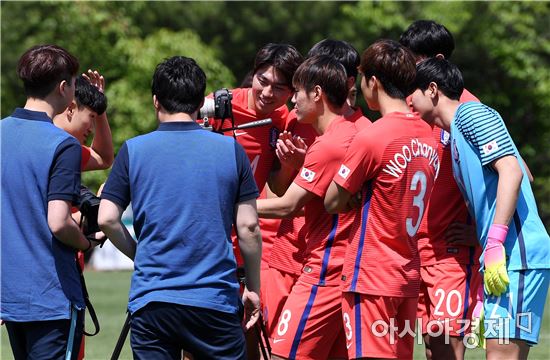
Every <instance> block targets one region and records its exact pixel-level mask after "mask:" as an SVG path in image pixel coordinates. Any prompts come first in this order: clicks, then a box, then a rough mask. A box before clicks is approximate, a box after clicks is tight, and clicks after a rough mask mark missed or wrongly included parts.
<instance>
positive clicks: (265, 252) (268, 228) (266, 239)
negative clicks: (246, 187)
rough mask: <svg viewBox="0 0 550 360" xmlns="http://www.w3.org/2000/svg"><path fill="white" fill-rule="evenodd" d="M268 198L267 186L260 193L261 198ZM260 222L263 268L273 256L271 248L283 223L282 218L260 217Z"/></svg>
mask: <svg viewBox="0 0 550 360" xmlns="http://www.w3.org/2000/svg"><path fill="white" fill-rule="evenodd" d="M265 198H266V188H265V187H264V191H262V193H261V194H260V197H259V199H265ZM258 221H259V224H260V230H261V232H262V262H261V268H262V269H266V268H267V264H268V263H269V258H270V257H271V249H272V248H273V244H274V243H275V242H276V238H277V231H278V230H279V227H280V225H281V219H265V218H259V219H258Z"/></svg>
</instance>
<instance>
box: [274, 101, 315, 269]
mask: <svg viewBox="0 0 550 360" xmlns="http://www.w3.org/2000/svg"><path fill="white" fill-rule="evenodd" d="M288 118H289V120H288V122H287V125H286V128H285V130H288V131H290V132H291V133H292V135H297V136H300V137H301V138H302V139H303V140H304V142H305V143H306V145H307V146H308V148H309V147H310V146H311V145H312V144H313V142H314V141H315V139H316V138H317V135H318V134H317V132H316V131H315V129H314V128H313V127H312V126H311V125H310V124H302V123H299V122H298V120H297V119H296V111H295V110H292V111H291V112H290V115H289V117H288ZM304 224H305V218H304V216H296V217H292V218H284V219H281V221H280V227H279V229H278V231H277V234H276V239H275V241H274V244H273V248H272V250H271V256H270V258H269V266H270V267H272V268H274V269H278V270H281V271H284V272H286V273H290V274H295V275H300V273H301V272H302V263H303V260H304V251H305V245H306V243H305V228H303V226H304Z"/></svg>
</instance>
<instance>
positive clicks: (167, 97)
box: [151, 56, 206, 114]
mask: <svg viewBox="0 0 550 360" xmlns="http://www.w3.org/2000/svg"><path fill="white" fill-rule="evenodd" d="M151 90H152V93H153V95H155V96H156V97H157V100H158V102H159V103H160V104H161V105H162V107H163V108H164V109H165V110H166V111H167V112H168V113H170V114H174V113H180V112H181V113H186V114H192V113H194V112H195V111H197V110H198V109H199V106H200V104H201V103H202V101H203V99H204V91H205V90H206V75H205V74H204V71H203V70H202V69H201V68H200V66H199V65H197V63H196V62H195V60H193V59H191V58H188V57H185V56H173V57H171V58H169V59H166V60H164V61H163V62H161V63H160V64H158V65H157V68H156V69H155V74H154V75H153V83H152V85H151Z"/></svg>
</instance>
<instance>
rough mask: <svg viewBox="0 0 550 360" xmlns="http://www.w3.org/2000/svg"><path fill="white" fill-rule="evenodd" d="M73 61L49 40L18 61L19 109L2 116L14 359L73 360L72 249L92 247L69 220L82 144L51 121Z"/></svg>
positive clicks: (65, 94)
mask: <svg viewBox="0 0 550 360" xmlns="http://www.w3.org/2000/svg"><path fill="white" fill-rule="evenodd" d="M77 72H78V60H77V59H76V58H75V57H74V56H73V55H71V54H69V53H68V52H67V51H66V50H65V49H63V48H61V47H59V46H55V45H38V46H34V47H32V48H30V49H29V50H27V51H26V52H25V53H24V54H23V55H22V56H21V58H20V59H19V62H18V64H17V74H18V76H19V78H20V79H21V80H22V81H23V85H24V89H25V95H26V97H27V100H26V103H25V107H24V108H18V109H16V110H15V111H14V113H13V114H12V115H11V116H9V117H7V118H5V119H3V120H2V121H0V134H1V143H2V174H3V176H2V186H1V189H2V195H1V199H2V201H1V213H2V233H1V238H2V241H1V252H0V253H1V261H0V263H1V270H0V274H1V281H0V283H1V289H0V293H1V304H0V309H1V313H0V318H1V319H2V320H4V321H5V325H6V328H7V331H8V336H9V339H10V345H11V348H12V351H13V354H14V357H15V358H16V359H27V358H35V359H76V358H77V355H78V349H79V347H80V340H81V338H82V334H83V330H84V327H83V318H84V312H83V310H84V307H85V303H84V297H83V294H82V287H81V284H80V278H79V274H78V271H77V269H76V266H75V250H79V249H80V250H88V249H90V248H92V247H93V246H94V245H96V243H95V242H92V241H90V239H89V238H86V237H85V236H84V235H83V234H82V233H81V232H80V229H79V228H78V226H77V225H76V224H75V222H74V221H73V219H72V218H71V211H70V210H71V203H73V204H74V203H76V202H77V200H78V197H79V195H80V192H79V187H80V161H81V160H80V159H81V149H80V144H79V143H78V141H77V140H76V139H75V138H73V137H72V136H70V135H69V134H67V133H66V132H65V131H63V130H61V129H59V128H57V127H56V126H55V125H54V124H53V123H52V118H53V117H54V116H55V115H57V114H59V113H62V112H63V111H64V110H65V109H66V108H67V106H69V104H70V103H71V102H72V101H73V98H74V92H75V78H76V75H77Z"/></svg>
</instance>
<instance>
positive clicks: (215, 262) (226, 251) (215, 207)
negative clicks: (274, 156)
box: [98, 56, 261, 359]
mask: <svg viewBox="0 0 550 360" xmlns="http://www.w3.org/2000/svg"><path fill="white" fill-rule="evenodd" d="M205 87H206V76H205V74H204V72H203V71H202V69H201V68H200V67H199V66H198V65H197V64H196V62H195V61H194V60H193V59H190V58H186V57H182V56H174V57H172V58H170V59H167V60H165V61H164V62H162V63H160V64H159V65H158V66H157V68H156V70H155V74H154V76H153V82H152V93H153V105H154V108H155V113H156V116H157V120H158V121H159V123H160V125H159V128H158V130H157V131H153V132H151V133H149V134H145V135H142V136H138V137H135V138H133V139H130V140H128V141H126V142H125V143H124V144H123V146H122V147H121V149H120V151H119V153H118V155H117V157H116V159H115V163H114V165H113V170H112V171H111V174H110V175H109V178H108V180H107V182H106V184H105V187H104V189H103V192H102V194H101V197H102V200H101V205H100V209H99V216H98V222H99V225H100V227H101V228H102V229H103V231H104V232H105V234H107V235H108V237H109V239H110V240H111V241H112V242H113V244H114V245H115V246H117V247H118V248H119V250H121V251H122V252H123V253H124V254H126V255H127V256H128V257H130V258H131V259H134V266H135V271H134V274H133V278H132V285H131V289H130V299H129V300H130V301H129V304H128V309H129V312H130V313H131V318H132V321H131V344H132V351H133V353H134V358H139V359H153V358H154V359H181V351H182V350H185V351H188V352H189V353H190V354H191V355H192V356H193V357H194V358H196V359H204V358H227V359H246V351H245V340H244V333H243V329H242V326H241V322H242V304H241V300H240V299H239V296H238V287H239V285H238V283H237V278H236V276H235V267H236V264H235V258H234V256H233V252H232V246H231V229H232V226H233V225H235V228H236V232H237V235H238V237H239V246H240V249H241V251H242V254H243V259H244V269H245V274H246V281H245V289H244V292H243V296H242V301H243V303H244V306H245V309H244V310H245V312H246V319H245V327H246V328H247V329H248V328H250V327H251V326H253V325H254V324H255V322H256V321H257V319H258V317H259V311H260V302H259V292H260V273H259V266H260V256H261V236H260V229H259V226H258V221H257V220H258V217H257V214H256V209H255V208H256V197H257V196H258V190H257V187H256V184H255V182H254V178H253V176H252V171H251V168H250V163H249V161H248V159H247V157H246V154H245V153H244V150H243V149H242V147H241V146H240V145H239V144H237V143H236V142H235V140H234V139H232V138H229V137H224V136H219V135H216V134H212V133H210V132H207V131H204V130H203V129H201V127H200V126H199V125H198V124H196V123H195V120H196V116H197V112H198V110H199V107H200V105H201V103H202V101H203V99H204V90H205ZM205 178H207V179H209V180H211V181H213V182H214V183H215V184H216V186H212V187H209V188H207V189H205V187H204V179H205ZM130 201H132V209H133V211H134V228H135V230H136V235H137V244H136V242H135V241H134V240H133V239H132V237H131V236H130V234H129V233H128V231H127V229H126V227H125V226H124V225H123V224H122V222H121V220H120V218H121V216H122V212H123V211H124V209H125V208H126V206H127V205H128V204H129V203H130ZM167 209H170V211H167Z"/></svg>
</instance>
